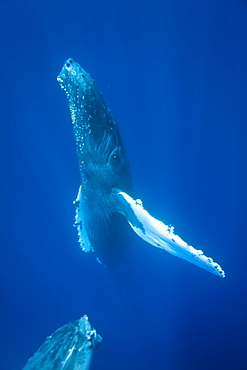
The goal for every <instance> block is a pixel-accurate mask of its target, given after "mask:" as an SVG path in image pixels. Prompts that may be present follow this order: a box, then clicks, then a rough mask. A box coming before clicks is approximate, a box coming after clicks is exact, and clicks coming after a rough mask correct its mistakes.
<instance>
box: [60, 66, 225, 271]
mask: <svg viewBox="0 0 247 370" xmlns="http://www.w3.org/2000/svg"><path fill="white" fill-rule="evenodd" d="M57 80H58V82H59V84H60V85H61V87H62V89H63V90H64V91H65V92H66V95H67V97H68V101H69V109H70V112H71V117H72V124H73V129H74V135H75V142H76V151H77V157H78V162H79V169H80V177H81V185H80V188H79V192H78V196H77V199H76V200H75V202H74V203H75V205H76V217H75V226H76V227H77V230H78V236H79V243H80V246H81V248H82V250H83V251H85V252H89V251H94V252H95V253H96V256H97V258H98V259H99V261H101V262H102V263H103V264H106V265H107V264H114V263H116V262H117V261H118V260H120V259H121V258H122V256H123V254H124V252H125V248H126V244H127V242H126V240H125V235H126V233H127V231H126V227H125V226H126V225H127V224H128V223H129V225H130V226H131V228H132V229H133V230H134V231H135V232H136V234H137V235H139V236H140V237H141V238H142V239H144V240H145V241H146V242H148V243H150V244H152V245H154V246H155V247H158V248H161V249H164V250H166V251H167V252H169V253H171V254H173V255H174V256H177V257H179V258H182V259H184V260H186V261H188V262H191V263H192V264H194V265H197V266H199V267H201V268H203V269H204V270H207V271H209V272H211V273H212V274H214V275H216V276H219V277H224V276H225V273H224V271H223V270H222V268H221V267H220V265H219V264H217V263H216V262H214V261H213V260H212V258H210V257H206V256H205V255H204V253H203V252H202V251H201V250H197V249H195V248H193V247H192V246H191V245H189V244H187V243H186V242H185V241H183V240H182V239H181V238H180V237H179V236H178V235H176V234H175V232H174V228H173V227H172V226H168V225H166V224H164V223H163V222H161V221H159V220H157V219H155V218H154V217H153V216H151V215H150V214H149V213H148V211H147V210H145V208H144V207H143V203H142V201H141V200H139V199H137V200H135V199H134V197H133V191H132V180H131V174H130V169H129V163H128V160H127V157H126V154H125V149H124V146H123V143H122V140H121V137H120V134H119V130H118V127H117V125H116V123H115V121H114V119H113V117H112V115H111V112H110V110H109V109H108V108H107V106H106V104H105V102H104V100H103V97H102V94H101V93H100V92H99V91H98V89H97V88H96V86H95V84H94V81H93V79H92V78H91V77H90V75H89V74H88V73H87V72H86V71H84V70H83V69H82V67H81V66H80V65H79V64H78V63H76V62H75V61H74V60H73V59H68V60H67V61H66V62H65V64H64V66H63V68H62V70H61V72H60V74H59V76H58V78H57ZM124 219H126V220H127V222H126V220H124Z"/></svg>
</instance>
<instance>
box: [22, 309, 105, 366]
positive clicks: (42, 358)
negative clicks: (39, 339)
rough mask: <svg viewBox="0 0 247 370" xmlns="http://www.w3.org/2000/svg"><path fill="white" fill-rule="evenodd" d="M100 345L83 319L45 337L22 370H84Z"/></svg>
mask: <svg viewBox="0 0 247 370" xmlns="http://www.w3.org/2000/svg"><path fill="white" fill-rule="evenodd" d="M101 341H102V338H101V336H100V335H99V334H98V333H97V332H96V330H95V329H94V328H93V327H92V326H91V324H90V322H89V320H88V317H87V316H86V315H84V316H83V317H81V318H80V319H79V320H76V321H74V322H70V323H68V324H66V325H64V326H62V327H61V328H59V329H57V330H56V331H55V332H54V333H53V334H52V335H50V336H49V337H47V338H46V340H45V342H44V343H43V344H42V346H41V347H40V348H39V349H38V350H37V352H35V353H34V355H33V356H32V357H31V358H30V359H29V360H28V362H27V363H26V365H25V366H24V368H23V370H41V369H42V370H61V369H64V370H88V369H89V368H90V364H91V360H92V356H93V353H94V351H95V349H96V348H97V347H98V345H99V344H100V342H101Z"/></svg>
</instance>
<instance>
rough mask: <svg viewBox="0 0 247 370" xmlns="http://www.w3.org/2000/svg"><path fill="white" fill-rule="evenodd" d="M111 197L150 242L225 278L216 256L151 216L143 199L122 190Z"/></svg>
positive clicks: (137, 231) (117, 207) (133, 226)
mask: <svg viewBox="0 0 247 370" xmlns="http://www.w3.org/2000/svg"><path fill="white" fill-rule="evenodd" d="M111 196H112V202H113V204H114V205H115V207H116V211H117V212H119V213H121V214H123V215H124V216H125V217H126V218H127V220H128V222H129V224H130V226H131V227H132V229H133V230H134V231H135V232H136V234H137V235H139V236H140V237H141V238H142V239H144V240H145V241H146V242H148V243H149V244H152V245H154V246H155V247H157V248H161V249H164V250H166V251H167V252H168V253H171V254H173V255H174V256H177V257H179V258H182V259H184V260H186V261H188V262H190V263H193V264H194V265H196V266H198V267H201V268H203V269H204V270H207V271H209V272H211V273H212V274H214V275H216V276H219V277H221V278H223V277H225V273H224V271H223V270H222V268H221V267H220V265H218V263H216V262H214V261H213V260H212V258H210V257H206V256H205V255H204V253H203V251H201V250H197V249H195V248H193V247H192V246H191V245H189V244H187V243H186V242H185V241H184V240H182V239H181V238H180V237H179V236H178V235H176V234H174V227H173V226H168V225H166V224H164V223H163V222H162V221H159V220H157V219H156V218H154V217H153V216H151V215H150V214H149V213H148V211H146V210H145V209H144V207H143V204H142V201H141V200H140V199H136V200H134V199H133V198H132V197H131V196H130V195H128V194H126V193H125V192H123V191H121V190H119V189H113V191H112V195H111Z"/></svg>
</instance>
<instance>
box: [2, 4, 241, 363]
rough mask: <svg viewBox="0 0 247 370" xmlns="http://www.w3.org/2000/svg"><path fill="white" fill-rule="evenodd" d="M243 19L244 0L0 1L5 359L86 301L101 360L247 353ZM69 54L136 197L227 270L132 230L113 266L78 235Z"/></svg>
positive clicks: (79, 311)
mask: <svg viewBox="0 0 247 370" xmlns="http://www.w3.org/2000/svg"><path fill="white" fill-rule="evenodd" d="M246 19H247V2H246V1H244V0H207V1H206V0H205V1H204V0H203V1H196V0H188V1H184V0H173V1H161V0H160V1H158V0H152V1H147V0H146V1H139V0H125V1H116V0H105V1H103V0H101V1H100V0H90V1H82V0H63V1H61V0H60V1H58V0H52V1H51V0H49V1H48V0H42V1H41V0H36V1H26V0H23V1H19V2H18V1H12V0H1V1H0V41H1V58H0V64H1V66H0V68H1V69H0V70H1V92H0V94H1V110H0V115H1V116H0V122H1V124H0V130H1V132H0V141H1V142H0V153H1V162H0V166H1V181H0V192H1V205H0V206H1V220H0V221H1V222H0V231H1V258H0V264H1V265H0V271H1V272H0V273H1V301H0V304H1V334H0V335H1V343H0V348H1V349H0V351H1V354H0V369H1V370H18V369H21V367H22V366H24V364H25V362H26V361H27V359H28V358H29V357H30V356H31V355H32V353H33V352H34V351H35V350H37V348H38V347H39V346H40V345H41V344H42V342H43V341H44V339H45V337H46V336H47V335H49V334H51V333H52V332H53V331H54V330H55V329H57V328H58V327H60V326H62V325H64V324H65V323H67V322H68V321H73V320H76V319H78V318H79V317H81V316H82V315H83V314H85V313H86V314H87V315H88V316H89V318H90V321H91V323H92V324H93V325H94V327H95V328H96V329H97V331H98V332H99V333H100V334H101V335H102V337H103V342H102V344H101V346H100V348H99V350H98V351H97V353H96V354H95V357H94V361H93V366H92V369H95V370H97V369H98V370H103V369H105V370H116V369H118V370H122V369H123V370H134V369H135V370H136V369H142V370H150V369H156V370H163V369H164V370H165V369H166V370H187V369H188V370H198V369H202V370H204V369H212V370H214V369H217V370H218V369H224V370H228V369H234V370H235V369H237V370H241V369H246V368H247V352H246V331H247V315H246V312H247V293H246V292H247V271H246V210H247V197H246V189H247V174H246V164H247V161H246V158H247V149H246V138H247V128H246V122H247V108H246V104H247V21H246ZM69 57H72V58H74V59H75V60H76V61H78V62H79V63H80V64H81V65H82V66H83V68H84V69H86V70H87V71H88V72H89V73H90V74H91V75H92V77H93V78H94V79H95V80H96V84H97V86H98V88H99V89H100V90H101V91H102V92H103V95H104V98H105V100H106V102H107V104H108V106H109V107H110V109H111V110H112V112H113V115H114V117H115V119H116V121H117V122H118V125H119V128H120V131H121V133H122V138H123V141H124V143H125V146H126V151H127V153H128V157H129V160H130V163H131V169H132V173H133V181H134V185H135V193H136V195H137V197H139V198H141V199H142V200H143V201H144V204H145V206H146V208H147V209H148V210H149V211H150V212H151V214H153V215H154V216H156V217H157V218H159V219H162V220H163V221H164V222H166V223H171V224H173V225H174V226H175V231H177V233H178V234H179V235H180V236H181V237H182V238H184V239H185V240H186V241H188V242H189V243H191V244H192V245H194V246H195V247H197V248H199V249H203V250H204V252H205V253H206V254H207V255H210V256H212V257H213V258H214V259H215V260H216V261H217V262H219V263H220V264H221V266H222V268H223V269H224V270H225V272H226V278H225V279H223V280H222V279H218V278H216V277H214V276H213V275H210V274H209V273H207V272H205V271H203V270H201V269H199V268H197V267H195V266H192V265H191V264H189V263H187V262H185V261H182V260H179V259H177V258H175V257H173V256H171V255H168V254H167V253H166V252H164V251H162V250H158V249H156V248H154V247H152V246H150V245H148V244H146V243H145V242H143V241H142V240H141V239H138V238H136V237H134V236H133V242H132V243H130V245H129V250H128V253H127V255H126V257H125V259H124V260H123V261H122V262H121V263H120V264H119V266H118V267H117V269H116V271H115V273H114V274H113V273H110V272H109V271H108V270H107V269H105V268H103V267H102V266H101V265H100V264H98V263H97V261H96V260H95V257H94V255H93V254H85V253H83V252H81V251H80V248H79V244H78V243H77V235H76V230H75V229H74V228H73V227H72V224H73V221H74V211H75V210H74V206H73V204H72V201H73V200H74V199H75V198H76V195H77V190H78V187H79V182H80V179H79V171H78V165H77V158H76V152H75V145H74V137H73V131H72V126H71V123H70V114H69V110H68V107H67V101H66V97H65V94H64V93H63V92H62V91H61V89H60V87H59V85H58V83H57V81H56V77H57V75H58V73H59V72H60V70H61V68H62V65H63V63H64V61H65V60H66V59H67V58H69Z"/></svg>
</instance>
